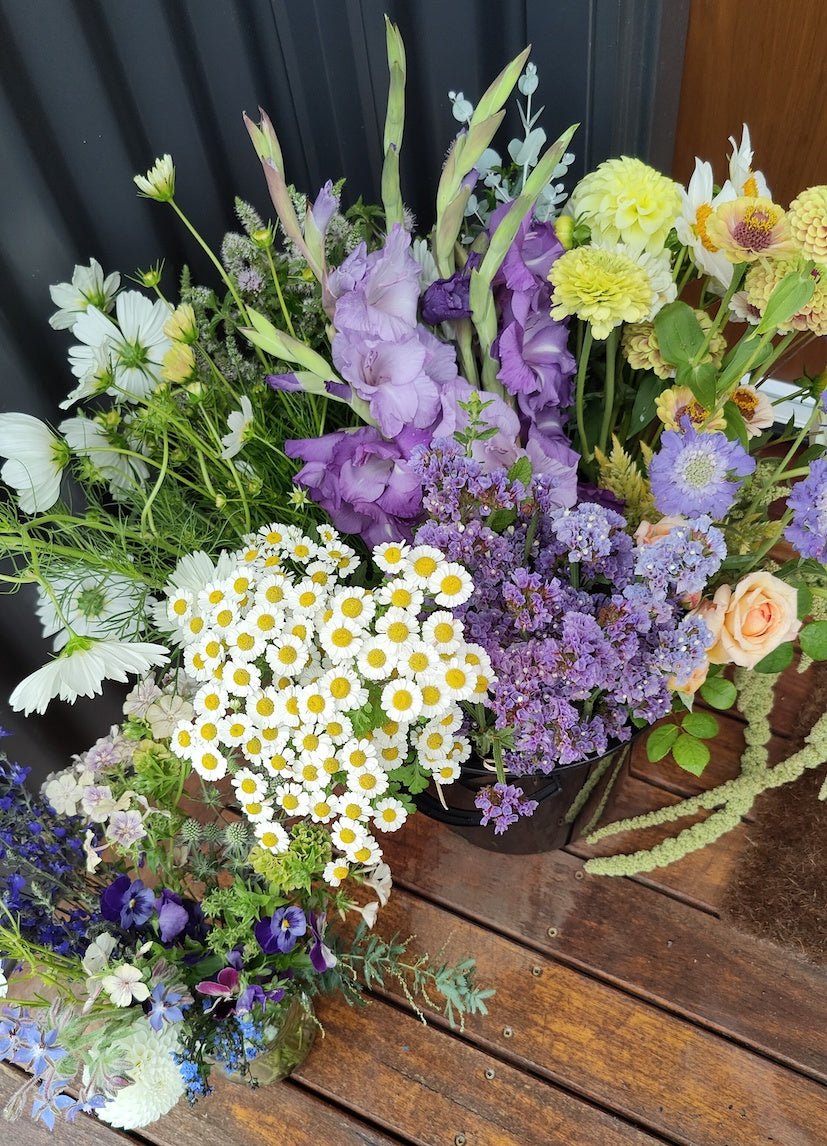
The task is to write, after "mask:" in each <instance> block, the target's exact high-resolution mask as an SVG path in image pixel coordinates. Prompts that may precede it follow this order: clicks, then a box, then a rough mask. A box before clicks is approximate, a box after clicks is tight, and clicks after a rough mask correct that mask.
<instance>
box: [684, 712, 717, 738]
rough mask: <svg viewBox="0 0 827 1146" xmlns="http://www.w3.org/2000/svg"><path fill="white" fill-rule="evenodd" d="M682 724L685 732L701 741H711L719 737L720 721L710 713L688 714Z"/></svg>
mask: <svg viewBox="0 0 827 1146" xmlns="http://www.w3.org/2000/svg"><path fill="white" fill-rule="evenodd" d="M681 724H682V727H683V730H684V732H688V733H689V735H690V736H697V738H698V739H699V740H711V739H712V737H713V736H717V735H718V721H717V720H716V719H715V717H714V716H712V714H711V713H709V712H688V713H687V714H686V716H685V717H684V718H683V720H682V722H681Z"/></svg>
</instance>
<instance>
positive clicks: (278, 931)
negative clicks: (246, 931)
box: [253, 907, 307, 955]
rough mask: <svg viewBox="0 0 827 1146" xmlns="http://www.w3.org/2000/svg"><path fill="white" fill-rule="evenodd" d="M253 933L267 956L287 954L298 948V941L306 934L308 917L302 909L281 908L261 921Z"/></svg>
mask: <svg viewBox="0 0 827 1146" xmlns="http://www.w3.org/2000/svg"><path fill="white" fill-rule="evenodd" d="M253 932H254V934H255V937H256V941H257V943H258V945H259V947H260V948H261V949H262V951H263V952H264V954H265V955H275V954H276V953H277V952H280V953H281V954H286V953H287V952H288V951H292V950H293V948H294V947H295V946H296V940H297V939H299V938H300V937H301V936H302V935H304V934H306V932H307V917H306V916H305V914H304V912H303V911H302V909H301V908H300V907H279V908H277V909H276V911H274V912H273V914H272V915H268V916H266V918H264V919H260V920H259V921H258V923H257V924H256V925H255V927H254V928H253Z"/></svg>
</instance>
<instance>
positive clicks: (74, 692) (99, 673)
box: [9, 637, 169, 716]
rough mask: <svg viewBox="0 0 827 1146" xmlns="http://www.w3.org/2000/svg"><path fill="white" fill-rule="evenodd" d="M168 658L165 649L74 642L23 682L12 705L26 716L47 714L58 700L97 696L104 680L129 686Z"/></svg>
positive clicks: (86, 639)
mask: <svg viewBox="0 0 827 1146" xmlns="http://www.w3.org/2000/svg"><path fill="white" fill-rule="evenodd" d="M168 655H169V650H168V649H167V648H165V647H164V645H154V644H146V643H141V642H136V643H132V642H130V641H115V640H94V639H93V638H90V637H77V638H73V639H72V640H71V641H70V642H69V644H68V645H67V646H66V648H65V649H64V650H63V651H62V652H61V654H60V656H58V657H55V659H54V660H52V661H49V663H48V664H46V665H44V666H43V668H39V669H37V670H36V671H35V672H33V673H32V674H31V675H30V676H27V677H26V678H25V680H22V681H21V682H20V684H19V685H18V686H17V688H15V690H14V692H12V694H11V696H10V697H9V704H10V705H11V707H12V708H13V709H14V710H15V712H21V711H22V712H23V713H24V714H25V715H26V716H28V715H29V713H30V712H40V713H43V712H45V711H46V709H47V707H48V704H49V701H50V700H53V699H54V698H55V697H56V696H59V697H60V699H61V700H67V701H68V702H69V703H70V704H74V702H75V701H76V700H77V698H78V697H79V696H98V695H99V694H100V693H101V692H102V684H103V681H104V680H117V681H120V682H121V683H126V681H127V680H128V677H129V674H130V673H134V674H136V675H140V674H142V673H145V672H148V671H149V669H151V668H153V667H154V666H155V665H161V664H164V663H165V662H166V660H167V657H168Z"/></svg>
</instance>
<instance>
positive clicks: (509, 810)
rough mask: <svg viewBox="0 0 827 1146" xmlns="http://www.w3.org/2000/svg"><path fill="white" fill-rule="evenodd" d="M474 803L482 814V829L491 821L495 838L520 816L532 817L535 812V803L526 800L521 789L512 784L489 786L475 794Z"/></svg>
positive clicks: (534, 801)
mask: <svg viewBox="0 0 827 1146" xmlns="http://www.w3.org/2000/svg"><path fill="white" fill-rule="evenodd" d="M474 803H475V804H476V806H477V807H478V808H479V809H480V811H481V812H482V818H481V819H480V823H481V824H482V825H483V827H485V825H486V824H490V823H491V822H492V821H493V823H494V835H495V836H496V835H502V833H503V832H504V831H505V830H506V828H508V827H509V826H510V825H511V824H515V823H516V822H517V820H518V819H519V818H520V816H533V815H534V813H535V811H536V810H537V801H536V800H526V799H525V798H524V794H523V790H522V788H518V787H516V786H515V785H513V784H500V783H497V784H490V785H489V786H488V787H486V788H482V789H481V790H480V791H479V792H478V793H477V795H476V796H475V797H474Z"/></svg>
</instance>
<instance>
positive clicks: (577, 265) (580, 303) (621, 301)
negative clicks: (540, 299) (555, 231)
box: [548, 247, 652, 339]
mask: <svg viewBox="0 0 827 1146" xmlns="http://www.w3.org/2000/svg"><path fill="white" fill-rule="evenodd" d="M548 277H549V279H550V281H551V282H552V284H553V285H554V291H553V293H552V296H551V301H552V304H553V305H552V308H551V315H552V318H558V319H559V318H566V317H567V316H568V315H570V314H576V315H577V317H578V318H582V319H583V320H584V321H585V322H588V323H589V325H590V326H591V329H592V334H593V335H594V337H595V338H597V339H604V338H608V336H609V334H610V332H611V331H612V330H613V329H614V328H615V327H616V326H619V325H620V323H621V322H640V321H642V320H643V319H644V318H646V316H647V315H648V314H649V311H650V310H651V307H652V287H651V286H650V284H649V277H648V275H647V274H646V271H645V270H644V269H643V267H641V266H640V265H639V264H638V263H636V262H635V260H634V259H633V258H632V257H631V255H627V254H625V253H624V252H622V251H606V250H603V249H602V248H601V247H576V248H575V249H574V250H573V251H566V252H565V254H562V255H561V256H560V258H559V259H557V261H556V262H555V263H554V265H553V266H552V268H551V271H550V272H549V276H548Z"/></svg>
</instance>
